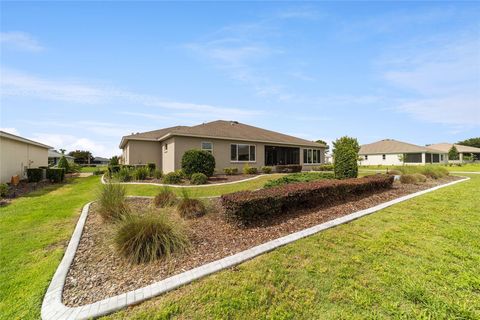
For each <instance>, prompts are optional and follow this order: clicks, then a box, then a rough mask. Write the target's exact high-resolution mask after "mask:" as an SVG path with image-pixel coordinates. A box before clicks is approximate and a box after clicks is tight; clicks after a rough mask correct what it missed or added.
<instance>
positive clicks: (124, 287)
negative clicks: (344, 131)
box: [63, 177, 460, 306]
mask: <svg viewBox="0 0 480 320" xmlns="http://www.w3.org/2000/svg"><path fill="white" fill-rule="evenodd" d="M457 179H460V178H459V177H446V178H442V179H438V180H431V179H429V180H427V182H426V183H423V184H419V185H405V184H400V183H398V182H395V183H394V185H393V188H391V189H388V190H385V191H381V192H371V193H368V194H363V195H361V196H357V195H351V196H349V197H348V198H347V199H343V200H342V201H336V202H335V201H332V202H329V203H323V204H322V205H321V206H319V207H316V208H310V209H303V210H297V211H292V212H287V213H285V214H282V215H278V216H272V217H269V219H267V220H261V221H258V223H256V224H254V225H250V226H249V227H246V228H239V227H235V226H234V225H232V224H230V223H228V222H226V220H225V218H224V215H223V214H222V213H221V212H220V211H221V209H220V205H219V200H218V199H211V200H209V206H210V210H209V211H210V213H208V214H207V215H205V216H203V217H200V218H196V219H190V220H186V221H185V224H186V227H187V228H188V230H189V233H188V234H189V237H190V240H191V248H190V251H189V252H188V253H187V254H183V255H173V256H171V257H170V258H169V259H168V260H159V261H157V262H152V263H147V264H139V265H133V264H129V263H128V262H126V261H125V260H124V259H123V258H122V257H121V256H119V255H118V254H117V253H116V251H115V248H114V244H113V242H112V241H111V240H109V239H112V234H113V228H114V226H111V225H107V224H105V223H104V222H103V220H102V219H101V217H100V215H99V214H98V212H97V209H98V205H96V204H93V205H92V206H91V209H90V213H89V215H88V218H87V222H86V224H85V228H84V231H83V235H82V238H81V241H80V244H79V247H78V250H77V253H76V256H75V259H74V261H73V263H72V266H71V268H70V270H69V273H68V275H67V279H66V283H65V287H64V291H63V301H64V303H65V304H66V305H67V306H80V305H84V304H88V303H92V302H95V301H98V300H101V299H104V298H107V297H110V296H114V295H118V294H121V293H124V292H126V291H130V290H133V289H137V288H141V287H143V286H146V285H149V284H151V283H153V282H156V281H160V280H162V279H165V278H167V277H169V276H172V275H174V274H178V273H181V272H184V271H187V270H189V269H192V268H194V267H198V266H200V265H203V264H205V263H208V262H211V261H215V260H217V259H220V258H223V257H226V256H229V255H232V254H235V253H238V252H240V251H243V250H246V249H248V248H251V247H253V246H256V245H259V244H261V243H264V242H267V241H269V240H272V239H276V238H279V237H282V236H285V235H287V234H290V233H293V232H296V231H299V230H303V229H305V228H308V227H312V226H314V225H317V224H320V223H322V222H325V221H328V220H332V219H335V218H337V217H341V216H344V215H347V214H350V213H352V212H355V211H358V210H362V209H366V208H369V207H372V206H375V205H377V204H380V203H383V202H386V201H389V200H392V199H395V198H398V197H400V196H404V195H407V194H410V193H414V192H417V191H420V190H425V189H428V188H431V187H433V186H437V185H441V184H444V183H447V182H450V181H453V180H457ZM151 201H152V200H151V199H145V198H129V199H128V202H129V204H130V205H131V207H132V209H133V211H142V210H144V208H145V207H147V206H149V205H150V204H151Z"/></svg>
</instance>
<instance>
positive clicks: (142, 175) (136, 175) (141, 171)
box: [132, 166, 150, 181]
mask: <svg viewBox="0 0 480 320" xmlns="http://www.w3.org/2000/svg"><path fill="white" fill-rule="evenodd" d="M149 175H150V170H149V169H148V168H147V167H144V166H141V167H137V168H136V169H135V170H133V172H132V177H133V179H134V180H137V181H138V180H146V179H147V178H148V176H149Z"/></svg>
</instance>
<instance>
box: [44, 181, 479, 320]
mask: <svg viewBox="0 0 480 320" xmlns="http://www.w3.org/2000/svg"><path fill="white" fill-rule="evenodd" d="M469 179H470V178H468V177H464V179H461V180H457V181H452V182H449V183H446V184H443V185H440V186H436V187H433V188H430V189H426V190H422V191H419V192H415V193H412V194H409V195H406V196H403V197H400V198H397V199H394V200H391V201H387V202H384V203H381V204H379V205H376V206H374V207H371V208H368V209H364V210H360V211H357V212H354V213H351V214H348V215H346V216H343V217H340V218H337V219H334V220H330V221H327V222H325V223H322V224H319V225H316V226H313V227H310V228H307V229H304V230H302V231H298V232H295V233H292V234H289V235H287V236H284V237H281V238H278V239H275V240H271V241H268V242H266V243H263V244H261V245H258V246H255V247H253V248H250V249H247V250H245V251H242V252H239V253H237V254H234V255H231V256H228V257H225V258H222V259H220V260H216V261H213V262H210V263H207V264H204V265H202V266H200V267H197V268H194V269H191V270H189V271H186V272H183V273H180V274H177V275H174V276H172V277H169V278H166V279H164V280H161V281H158V282H155V283H153V284H151V285H149V286H146V287H143V288H139V289H136V290H133V291H129V292H126V293H123V294H120V295H117V296H113V297H110V298H106V299H104V300H100V301H97V302H94V303H92V304H88V305H84V306H80V307H67V306H65V305H64V304H63V303H62V292H63V286H64V284H65V279H66V277H67V273H68V270H69V268H70V265H71V263H72V262H73V259H74V257H75V252H76V250H77V247H78V244H79V243H80V237H81V235H82V231H83V227H84V225H85V221H86V220H87V215H88V211H89V208H90V205H91V204H92V202H89V203H87V204H86V205H85V206H84V207H83V209H82V213H81V215H80V218H79V220H78V223H77V225H76V227H75V230H74V232H73V235H72V238H71V240H70V242H69V244H68V247H67V250H66V251H65V255H64V256H63V259H62V261H61V262H60V265H59V266H58V268H57V270H56V272H55V274H54V275H53V278H52V281H51V283H50V286H49V287H48V289H47V292H46V294H45V297H44V299H43V303H42V311H41V314H42V319H43V320H63V319H65V320H66V319H69V320H83V319H91V318H97V317H100V316H104V315H107V314H110V313H113V312H115V311H118V310H121V309H123V308H125V307H127V306H130V305H134V304H138V303H140V302H142V301H145V300H147V299H150V298H153V297H156V296H158V295H161V294H163V293H166V292H168V291H171V290H173V289H176V288H178V287H180V286H183V285H185V284H188V283H190V282H192V281H194V280H197V279H200V278H202V277H205V276H207V275H209V274H212V273H215V272H218V271H221V270H224V269H227V268H230V267H233V266H235V265H237V264H240V263H242V262H244V261H247V260H250V259H252V258H254V257H256V256H258V255H261V254H264V253H266V252H269V251H272V250H273V249H275V248H278V247H280V246H283V245H286V244H289V243H291V242H294V241H297V240H299V239H302V238H305V237H308V236H311V235H313V234H315V233H318V232H320V231H323V230H326V229H329V228H332V227H335V226H338V225H341V224H344V223H347V222H350V221H353V220H355V219H358V218H360V217H363V216H366V215H369V214H371V213H374V212H376V211H379V210H382V209H384V208H387V207H390V206H392V205H394V204H397V203H400V202H403V201H406V200H409V199H412V198H415V197H417V196H420V195H423V194H426V193H429V192H432V191H435V190H438V189H441V188H444V187H448V186H451V185H454V184H457V183H460V182H464V181H467V180H469Z"/></svg>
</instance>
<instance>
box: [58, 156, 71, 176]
mask: <svg viewBox="0 0 480 320" xmlns="http://www.w3.org/2000/svg"><path fill="white" fill-rule="evenodd" d="M57 167H59V168H62V169H64V170H65V173H69V172H70V164H69V163H68V160H67V158H65V156H62V157H61V158H60V160H58V165H57Z"/></svg>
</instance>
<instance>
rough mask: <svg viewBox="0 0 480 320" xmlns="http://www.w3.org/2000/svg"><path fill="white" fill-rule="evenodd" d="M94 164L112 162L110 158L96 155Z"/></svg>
mask: <svg viewBox="0 0 480 320" xmlns="http://www.w3.org/2000/svg"><path fill="white" fill-rule="evenodd" d="M92 163H93V164H100V165H107V164H109V163H110V159H107V158H102V157H95V158H93V161H92Z"/></svg>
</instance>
